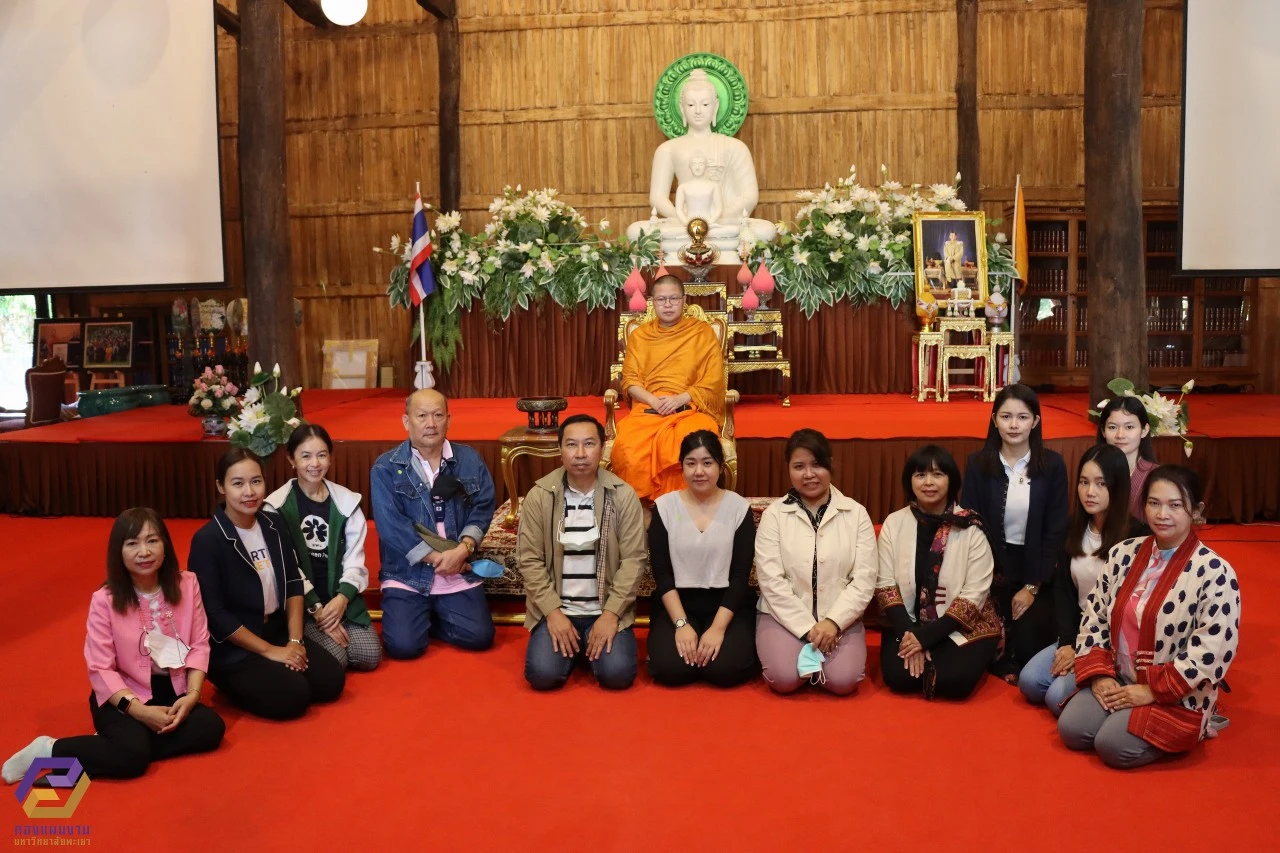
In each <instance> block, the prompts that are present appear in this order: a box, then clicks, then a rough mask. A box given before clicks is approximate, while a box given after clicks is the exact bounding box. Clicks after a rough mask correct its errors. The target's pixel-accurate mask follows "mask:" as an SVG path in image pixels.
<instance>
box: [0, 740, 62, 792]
mask: <svg viewBox="0 0 1280 853" xmlns="http://www.w3.org/2000/svg"><path fill="white" fill-rule="evenodd" d="M51 755H53V738H51V737H49V736H48V735H40V737H38V738H36V739H35V740H33V741H31V743H29V744H27V745H26V747H25V748H23V749H22V750H20V751H19V752H15V753H14V754H13V757H12V758H10V759H9V760H8V761H6V762H5V763H4V770H3V773H4V782H5V784H6V785H12V784H13V783H14V782H17V781H18V780H19V779H21V778H22V777H23V776H25V775H26V774H27V768H28V767H30V766H31V762H33V761H35V760H36V759H37V758H49V757H50V756H51Z"/></svg>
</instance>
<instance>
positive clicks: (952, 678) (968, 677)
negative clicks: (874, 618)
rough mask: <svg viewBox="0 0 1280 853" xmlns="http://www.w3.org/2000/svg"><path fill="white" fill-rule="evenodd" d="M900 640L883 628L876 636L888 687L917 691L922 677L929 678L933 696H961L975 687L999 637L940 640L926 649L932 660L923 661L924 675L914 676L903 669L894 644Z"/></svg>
mask: <svg viewBox="0 0 1280 853" xmlns="http://www.w3.org/2000/svg"><path fill="white" fill-rule="evenodd" d="M901 642H902V635H901V634H895V633H894V632H892V631H887V630H886V631H884V632H883V633H881V635H880V674H881V675H882V676H884V683H885V684H886V685H887V686H888V688H889V689H890V690H892V691H893V692H894V693H921V692H923V691H924V688H925V679H926V678H929V677H932V678H933V695H934V697H936V698H938V699H964V698H967V697H968V695H969V694H970V693H972V692H973V689H974V688H975V687H977V686H978V682H979V681H981V680H982V675H983V673H985V672H986V671H987V667H988V666H990V665H991V660H992V658H994V657H995V654H996V649H997V647H998V646H999V645H1000V638H999V637H987V638H986V639H982V640H974V641H972V642H969V643H965V644H964V645H963V646H957V645H956V644H955V643H953V642H951V640H950V639H944V640H943V641H942V642H941V643H938V645H936V646H934V647H933V648H932V649H930V650H929V656H930V657H932V658H933V661H932V662H931V663H927V664H925V667H926V668H925V672H924V674H923V675H919V676H915V677H912V675H911V673H909V672H907V668H906V667H905V666H903V663H902V658H900V657H898V644H899V643H901ZM930 668H932V673H931V672H930V671H929V669H930Z"/></svg>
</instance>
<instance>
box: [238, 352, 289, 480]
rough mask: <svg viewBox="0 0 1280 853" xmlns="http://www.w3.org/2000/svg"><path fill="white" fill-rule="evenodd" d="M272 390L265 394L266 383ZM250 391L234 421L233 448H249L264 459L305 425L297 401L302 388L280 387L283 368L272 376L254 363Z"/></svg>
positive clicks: (273, 370)
mask: <svg viewBox="0 0 1280 853" xmlns="http://www.w3.org/2000/svg"><path fill="white" fill-rule="evenodd" d="M268 382H270V383H272V385H271V390H270V391H268V390H266V385H267V383H268ZM249 385H250V387H249V390H248V391H246V392H245V394H244V401H243V402H244V408H243V410H242V411H241V412H240V414H239V416H237V417H235V418H232V420H231V446H232V447H246V448H248V449H249V450H252V451H253V452H254V453H256V454H258V455H259V456H261V457H263V458H264V459H265V458H266V457H268V456H270V455H271V454H272V453H274V452H275V450H276V448H277V447H279V446H280V445H282V444H284V443H285V442H287V441H288V440H289V436H290V435H292V434H293V431H294V429H295V428H297V427H298V426H301V425H302V423H303V420H302V418H301V417H300V416H299V414H298V406H297V403H296V402H294V400H295V398H296V397H297V396H298V395H299V394H300V393H302V389H301V388H293V389H290V388H289V387H288V386H281V384H280V365H278V364H277V365H275V366H274V367H273V368H272V369H271V372H270V373H267V372H266V371H264V370H263V369H262V365H261V364H260V363H258V362H255V363H254V365H253V377H252V378H251V379H250V380H249Z"/></svg>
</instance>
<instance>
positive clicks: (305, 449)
mask: <svg viewBox="0 0 1280 853" xmlns="http://www.w3.org/2000/svg"><path fill="white" fill-rule="evenodd" d="M285 449H286V451H287V452H288V454H289V464H290V465H292V466H293V470H294V472H295V473H296V474H297V477H295V478H294V479H292V480H290V481H289V482H287V483H285V484H284V485H283V486H281V487H280V488H279V489H277V490H276V491H274V492H272V493H271V495H269V496H268V497H267V506H268V508H269V509H274V510H275V511H276V512H278V513H279V514H280V515H281V516H282V517H283V518H284V520H285V522H286V525H287V529H288V531H289V533H290V534H291V535H292V537H293V547H294V549H295V550H296V551H297V552H298V565H299V566H300V567H301V568H302V575H303V578H304V589H305V591H306V597H305V605H306V610H307V614H308V617H307V620H306V627H305V631H306V637H307V639H309V640H311V641H312V642H314V643H318V644H320V645H321V646H323V647H324V649H325V650H326V651H327V652H329V653H330V654H331V655H333V656H334V657H335V658H337V659H338V661H339V662H340V663H342V664H343V665H344V666H345V667H346V668H348V669H355V670H362V671H367V670H371V669H375V668H377V666H378V663H379V661H381V660H382V643H381V642H380V641H379V639H378V634H377V632H376V631H374V630H373V625H372V624H371V622H370V619H369V608H368V607H366V606H365V603H364V597H363V596H362V595H361V593H362V592H364V590H365V588H366V587H367V586H368V585H369V570H368V569H367V568H366V567H365V564H364V539H365V534H366V533H367V531H368V527H367V525H366V523H365V518H364V513H363V512H361V510H360V495H358V494H357V493H355V492H353V491H351V490H350V489H348V488H345V487H343V486H339V485H338V484H337V483H333V482H330V481H329V480H326V479H325V475H326V474H328V473H329V460H330V457H332V455H333V441H332V440H331V439H330V438H329V433H328V432H326V431H325V428H324V427H322V426H320V425H318V424H303V425H302V426H300V427H298V428H297V429H295V430H294V431H293V435H291V436H289V443H288V444H286V445H285Z"/></svg>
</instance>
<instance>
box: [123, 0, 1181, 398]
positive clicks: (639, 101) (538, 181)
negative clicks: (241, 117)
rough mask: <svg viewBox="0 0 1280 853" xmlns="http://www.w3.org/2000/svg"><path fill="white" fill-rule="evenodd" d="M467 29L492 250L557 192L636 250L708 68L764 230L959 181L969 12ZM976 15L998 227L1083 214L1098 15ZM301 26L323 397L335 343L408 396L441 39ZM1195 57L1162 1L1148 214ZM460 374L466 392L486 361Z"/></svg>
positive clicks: (947, 8)
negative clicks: (669, 103) (690, 77)
mask: <svg viewBox="0 0 1280 853" xmlns="http://www.w3.org/2000/svg"><path fill="white" fill-rule="evenodd" d="M224 4H225V5H228V6H229V7H230V8H232V9H233V10H234V8H235V5H236V4H235V3H234V2H231V1H230V0H224ZM744 5H750V8H743V6H744ZM458 7H459V31H460V33H461V57H462V84H461V110H462V114H461V122H462V131H461V132H462V157H463V162H462V207H463V209H464V210H463V212H464V214H465V216H464V221H465V223H466V224H467V225H468V227H471V228H478V227H480V226H481V225H482V224H483V223H484V222H485V221H486V218H487V213H486V209H487V207H488V205H489V202H490V201H491V199H492V198H493V196H495V195H497V194H498V193H500V192H501V190H502V187H503V185H504V184H513V185H514V184H517V183H519V184H523V185H524V187H526V188H530V187H538V186H554V187H557V188H559V189H560V190H561V192H562V194H563V196H564V198H565V199H566V200H567V201H568V202H569V203H571V204H573V205H575V206H576V207H578V208H579V210H581V211H582V213H583V215H584V216H586V217H587V218H588V219H589V220H592V221H597V220H599V219H602V218H607V219H608V220H610V223H611V224H612V227H613V229H614V231H615V233H616V232H617V231H619V230H621V229H622V228H625V226H626V224H627V223H628V222H630V221H632V220H636V219H641V218H646V217H647V213H648V203H647V201H646V196H647V186H648V176H649V166H650V160H651V157H652V152H653V149H654V148H655V147H656V146H657V145H658V144H659V143H660V142H661V141H662V139H663V137H662V135H661V132H660V131H659V130H658V128H657V125H656V123H655V122H654V120H653V115H652V109H651V106H650V99H651V96H652V89H653V85H654V82H655V81H656V78H657V75H658V74H659V73H660V72H661V71H662V69H663V68H665V67H666V65H667V64H668V63H670V62H672V61H673V60H675V59H677V58H679V57H680V56H683V55H684V54H686V53H691V52H695V51H713V52H716V53H720V54H722V55H724V56H726V57H727V58H729V59H730V60H731V61H733V62H734V63H735V64H736V65H737V66H738V67H739V69H740V70H741V71H742V72H743V74H744V75H745V77H746V79H747V84H748V87H749V89H750V92H751V107H750V110H751V111H750V115H749V116H748V118H747V121H746V124H745V125H744V126H743V129H742V131H741V132H740V134H739V138H741V139H742V140H743V141H745V142H746V143H747V144H748V145H749V146H750V147H751V150H752V153H753V156H754V158H755V162H756V168H757V172H758V174H759V179H760V190H761V193H760V194H761V204H760V206H759V207H758V208H757V211H756V215H757V216H759V217H761V218H766V219H771V220H772V219H779V218H789V217H790V216H792V215H793V213H794V210H795V202H794V201H793V198H794V194H795V192H796V190H799V189H803V188H807V187H815V186H821V185H822V184H823V183H824V182H825V181H831V180H834V179H835V178H836V177H839V176H842V175H844V174H846V173H847V171H848V169H849V166H850V165H851V164H854V165H856V166H857V168H858V171H859V174H860V175H862V176H863V179H864V180H866V181H869V182H874V181H875V180H876V178H877V170H878V167H879V164H880V163H885V164H888V165H889V167H890V169H891V171H892V173H893V175H894V176H895V177H897V178H898V179H900V180H903V181H908V182H910V181H923V182H931V181H936V180H949V178H950V176H951V175H952V174H954V172H955V151H956V138H955V133H956V131H955V115H954V110H955V94H954V88H955V53H956V33H955V0H763V2H762V0H753V2H752V3H751V4H743V3H741V0H459V3H458ZM979 10H980V17H979V69H978V73H979V81H978V91H979V109H980V127H981V134H982V140H981V146H982V185H983V186H982V197H983V207H984V208H985V209H986V210H987V211H988V213H989V214H993V215H1003V213H1004V210H1005V208H1006V207H1007V206H1008V204H1009V201H1010V200H1011V199H1012V197H1013V185H1014V177H1015V175H1016V174H1018V173H1021V175H1022V178H1023V184H1024V186H1025V187H1026V189H1027V195H1028V199H1029V200H1030V201H1032V202H1052V203H1063V204H1081V203H1083V200H1084V188H1083V176H1084V139H1083V91H1084V24H1085V2H1084V0H1036V2H1034V3H1027V2H1025V0H982V2H981V3H980V4H979ZM286 26H287V34H286V35H287V56H286V63H287V69H286V70H287V79H288V80H289V90H288V92H287V93H286V103H287V110H288V124H287V133H288V142H287V151H288V163H289V166H288V169H289V197H290V214H291V217H292V239H293V258H294V272H295V278H294V285H295V292H296V295H297V296H298V297H299V298H301V299H302V300H303V301H304V304H305V316H306V322H305V325H304V327H303V361H304V365H305V370H306V373H307V378H308V379H309V380H310V381H312V382H318V379H319V376H320V366H321V362H322V357H321V354H320V347H321V344H322V342H323V340H324V339H326V338H366V337H377V338H379V339H380V340H381V342H382V347H381V352H382V363H383V364H388V363H390V364H393V365H394V366H395V367H396V378H397V382H398V384H401V385H407V384H408V377H409V371H410V369H411V366H412V361H413V357H412V353H411V351H410V349H409V347H408V344H407V340H408V328H409V318H408V317H407V315H406V313H405V312H399V311H398V312H392V311H391V310H390V309H389V308H388V307H387V305H386V299H385V296H384V295H383V294H384V290H385V281H386V275H387V272H388V271H389V268H390V263H389V261H388V260H387V259H386V258H385V257H384V256H378V255H375V254H373V253H372V252H371V251H370V248H371V247H372V246H374V245H378V244H384V243H385V241H386V239H387V238H388V237H389V236H390V235H391V234H392V233H394V232H399V233H400V234H401V235H402V236H403V235H405V233H406V231H407V229H408V225H409V210H410V205H411V203H412V194H413V184H414V181H421V183H422V194H423V197H424V199H427V200H428V201H429V202H430V201H433V200H435V199H436V198H437V197H438V188H437V175H438V173H437V162H436V147H437V145H436V143H437V130H436V124H437V115H436V109H437V81H436V62H437V59H436V49H435V35H434V33H435V27H434V22H433V20H432V19H431V18H430V16H429V15H428V14H427V13H426V12H425V11H424V10H423V9H422V8H421V7H420V6H419V5H418V3H417V2H416V0H377V2H373V3H370V4H369V13H368V16H367V17H366V19H365V21H364V22H362V23H361V24H360V25H358V26H356V27H352V28H348V29H342V28H330V29H325V30H318V29H315V28H312V27H311V26H309V25H307V24H305V23H303V22H302V21H300V20H298V19H296V18H295V17H294V16H293V15H292V14H291V13H288V12H286ZM236 50H237V45H236V42H235V41H234V40H232V39H231V38H230V37H228V36H226V35H225V34H223V33H221V32H220V33H219V36H218V63H219V105H220V111H221V113H220V127H221V135H222V150H223V156H224V169H223V187H224V199H225V202H224V204H225V217H226V221H227V256H228V257H227V270H228V280H229V282H230V283H231V287H232V291H233V294H232V295H239V294H240V293H243V265H242V263H241V258H240V246H239V217H240V192H239V186H238V182H239V175H238V172H237V169H236V136H237V133H238V115H237V109H236V100H237V93H236ZM1181 55H1182V14H1181V0H1148V3H1147V32H1146V51H1145V54H1144V78H1145V82H1144V88H1145V93H1146V94H1145V103H1144V110H1143V130H1144V141H1143V148H1144V152H1143V153H1144V156H1143V174H1144V182H1145V183H1146V186H1147V190H1146V195H1147V198H1148V200H1149V201H1172V200H1175V199H1176V187H1177V179H1178V156H1179V155H1178V152H1179V136H1178V134H1179V91H1180V86H1181ZM188 295H189V294H188ZM211 295H212V294H211ZM217 295H218V296H219V298H225V297H226V296H227V295H228V294H225V293H223V294H217ZM142 298H145V299H146V300H148V301H160V300H162V298H163V297H162V296H161V295H150V296H147V297H142ZM168 298H169V299H171V298H172V295H169V296H168ZM113 301H114V302H117V303H118V302H119V299H118V298H114V299H113ZM468 345H469V346H472V347H474V346H481V345H483V342H482V341H474V340H473V341H469V342H468ZM462 358H463V360H464V361H463V363H462V364H461V365H460V369H465V359H466V352H465V350H464V352H463V354H462Z"/></svg>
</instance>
